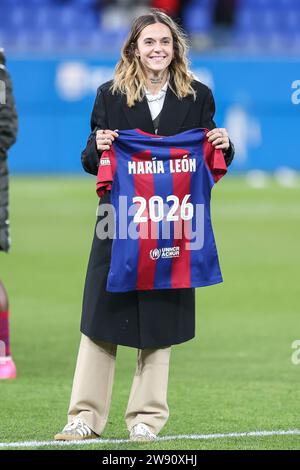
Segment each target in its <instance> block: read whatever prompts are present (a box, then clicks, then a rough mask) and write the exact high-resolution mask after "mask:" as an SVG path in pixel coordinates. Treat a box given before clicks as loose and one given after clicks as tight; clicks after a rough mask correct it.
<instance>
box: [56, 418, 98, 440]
mask: <svg viewBox="0 0 300 470" xmlns="http://www.w3.org/2000/svg"><path fill="white" fill-rule="evenodd" d="M98 437H99V436H97V434H95V433H94V432H93V431H92V430H91V429H90V428H89V427H88V425H87V424H85V423H84V422H83V421H82V420H81V419H80V418H75V419H74V421H72V422H71V423H69V424H67V425H66V426H65V427H64V429H63V430H62V431H61V432H60V433H58V434H56V435H55V436H54V439H55V440H56V441H82V440H84V439H97V438H98Z"/></svg>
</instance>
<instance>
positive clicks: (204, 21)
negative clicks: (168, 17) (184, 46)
mask: <svg viewBox="0 0 300 470" xmlns="http://www.w3.org/2000/svg"><path fill="white" fill-rule="evenodd" d="M183 23H184V27H185V29H186V30H187V31H189V32H191V33H198V32H204V31H208V30H209V29H210V27H211V13H210V11H209V10H208V9H207V8H205V7H200V6H198V7H193V6H192V5H191V6H188V7H187V8H186V10H185V12H184V15H183Z"/></svg>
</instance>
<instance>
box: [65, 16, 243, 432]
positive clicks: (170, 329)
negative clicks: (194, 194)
mask: <svg viewBox="0 0 300 470" xmlns="http://www.w3.org/2000/svg"><path fill="white" fill-rule="evenodd" d="M187 52H188V44H187V40H186V36H185V34H184V33H183V31H182V30H181V29H180V28H179V26H178V25H177V24H176V23H175V22H174V21H173V20H172V19H171V18H170V17H169V16H168V15H166V14H165V13H163V12H161V11H159V10H151V12H150V13H149V14H146V15H143V16H140V17H138V18H136V20H135V21H134V22H133V25H132V28H131V31H130V33H129V36H128V38H127V40H126V41H125V43H124V46H123V48H122V51H121V57H120V60H119V62H118V63H117V65H116V69H115V75H114V77H113V80H110V81H109V82H107V83H104V84H103V85H101V86H100V87H99V89H98V93H97V97H96V101H95V104H94V108H93V112H92V119H91V134H90V136H89V139H88V142H87V146H86V148H85V149H84V151H83V152H82V164H83V167H84V169H85V170H86V171H87V172H88V173H92V174H94V175H96V174H97V172H98V168H99V171H101V169H103V168H105V167H107V165H108V164H109V159H108V158H107V159H103V160H101V165H100V167H99V159H100V158H101V155H102V153H103V151H105V150H109V149H110V148H111V145H112V142H113V141H114V140H115V139H118V137H121V136H119V134H118V132H117V130H120V131H123V130H126V129H127V130H130V129H131V130H132V129H139V130H140V131H141V132H142V133H144V134H145V133H146V135H147V133H148V134H150V136H149V135H148V136H147V137H145V138H146V139H147V138H148V139H151V138H153V137H155V139H156V140H159V139H160V137H161V136H174V135H176V134H181V135H183V134H184V135H186V132H185V131H188V130H192V129H195V128H207V129H210V130H211V132H209V133H208V134H206V135H207V136H208V140H209V141H210V142H211V143H212V145H213V146H214V147H215V148H220V149H222V150H223V152H224V157H225V161H226V163H227V165H229V164H230V162H231V160H232V159H233V155H234V151H233V147H232V145H231V143H230V141H229V138H228V135H227V132H226V130H225V129H218V128H216V125H215V122H214V120H213V116H214V112H215V104H214V99H213V96H212V92H211V90H210V89H209V88H208V87H207V86H205V85H204V84H203V83H200V82H199V81H197V80H196V79H195V77H194V75H193V73H192V72H191V71H190V69H189V62H188V58H187ZM154 134H157V135H156V136H155V135H154ZM120 142H121V140H119V142H118V143H120ZM149 145H150V144H149ZM186 145H188V144H187V143H186V141H183V142H182V149H184V150H183V154H182V155H180V157H182V159H181V161H180V160H179V159H177V157H178V155H177V154H176V155H175V157H176V158H174V160H172V161H171V167H172V168H171V171H170V173H178V174H180V173H184V175H183V177H185V176H186V174H187V173H188V172H193V171H194V170H195V164H194V163H195V162H194V161H193V160H192V159H187V160H185V154H186V152H187V150H185V149H186ZM180 147H181V146H180ZM173 150H174V149H173V148H172V149H171V150H170V151H171V152H173ZM146 152H147V154H149V152H150V151H149V148H148V147H147V149H146ZM173 153H174V152H173ZM173 153H172V155H173ZM175 153H176V152H175ZM220 154H221V152H220ZM104 156H105V155H104ZM152 156H153V157H154V159H153V160H152V159H151V161H149V162H148V163H147V164H145V165H144V164H143V162H140V166H137V165H135V161H134V160H135V154H132V155H131V154H128V155H127V157H126V158H128V161H130V163H132V165H130V167H129V166H128V169H129V168H130V169H131V171H132V172H137V175H135V177H136V178H131V181H133V180H135V179H139V181H141V180H143V181H146V180H145V178H144V177H143V175H146V178H148V176H151V174H152V173H155V172H157V173H161V172H163V171H164V167H163V165H162V161H159V160H155V155H152ZM221 156H222V154H221ZM222 159H223V163H224V158H223V156H222ZM148 173H149V175H148ZM158 176H161V175H158ZM172 176H173V177H174V179H177V176H178V177H179V176H180V175H172ZM151 178H152V179H153V177H151ZM147 181H148V183H147V184H144V185H143V186H147V190H149V191H148V193H147V194H148V196H149V198H151V197H153V196H154V197H156V198H159V197H160V196H159V194H156V190H154V189H153V188H154V185H153V184H152V185H151V184H149V181H152V180H151V179H149V180H147ZM125 186H126V185H124V187H122V188H121V189H122V191H123V192H124V194H127V192H128V193H130V194H131V193H133V194H135V195H136V196H138V194H137V193H138V190H136V188H131V187H125ZM135 191H136V193H135ZM172 191H173V192H176V190H175V189H170V192H172ZM150 193H151V194H150ZM153 193H154V194H153ZM140 196H142V195H140ZM148 196H147V197H148ZM170 198H171V199H172V200H173V201H174V200H176V201H177V200H178V204H179V203H180V204H181V207H182V205H183V201H184V200H185V198H186V195H185V196H184V197H183V198H181V199H180V202H179V197H178V195H176V194H170ZM176 198H177V199H176ZM104 204H110V190H109V188H107V192H104V195H103V196H102V195H101V199H100V206H101V207H99V212H98V214H100V213H101V210H102V209H103V207H104V206H102V205H104ZM102 220H103V217H101V216H98V218H97V221H96V230H95V235H94V239H93V245H92V249H91V254H90V259H89V264H88V269H87V275H86V281H85V288H84V295H83V307H82V320H81V332H82V338H81V343H80V348H79V354H78V359H77V366H76V372H75V376H74V382H73V390H72V396H71V401H70V406H69V412H68V424H67V425H66V426H65V428H64V429H63V430H62V432H61V433H59V434H57V435H56V439H59V440H78V439H88V438H92V437H97V436H99V435H101V434H102V432H103V430H104V428H105V425H106V423H107V419H108V413H109V408H110V402H111V393H112V386H113V381H114V371H115V362H116V354H117V346H118V345H124V346H129V347H134V348H136V349H137V368H136V373H135V376H134V380H133V383H132V387H131V392H130V396H129V400H128V406H127V410H126V413H125V421H126V424H127V428H128V431H129V432H130V439H131V440H134V441H138V440H140V441H150V440H154V439H155V438H156V435H157V434H158V433H159V432H160V430H161V429H162V428H163V427H164V425H165V424H166V422H167V420H168V417H169V408H168V403H167V390H168V374H169V360H170V352H171V346H172V345H174V344H179V343H183V342H185V341H188V340H190V339H192V338H193V337H194V335H195V290H194V289H193V288H182V289H179V288H171V289H169V288H162V289H158V288H156V289H153V290H148V291H146V290H138V289H137V290H132V291H129V292H120V291H118V292H108V291H107V288H106V286H107V278H108V273H109V270H110V264H111V251H112V239H111V238H110V237H109V233H107V238H102V237H101V238H98V237H97V226H98V224H101V221H102ZM168 241H169V245H168V246H167V247H166V248H168V250H169V251H170V253H171V254H172V257H173V255H174V257H175V258H176V256H177V254H178V253H177V252H176V250H175V248H176V246H175V247H174V246H173V244H174V240H173V238H172V239H170V240H168ZM125 246H126V245H124V247H125ZM127 247H128V245H127ZM168 250H166V252H168V253H169V251H168ZM124 252H126V253H127V252H128V257H129V258H128V265H129V266H132V263H133V258H134V257H132V256H131V251H130V249H128V250H125V249H124ZM151 253H152V256H153V258H152V259H156V258H157V257H158V255H159V257H160V259H163V253H164V250H162V251H159V249H158V248H157V247H155V248H154V249H153V250H151V251H150V256H151ZM176 253H177V254H176ZM140 254H141V252H140ZM160 254H161V256H160ZM142 255H143V256H149V253H148V254H147V253H146V251H145V252H144V253H142V254H141V258H142ZM170 256H171V255H170ZM170 256H169V257H170ZM178 256H179V255H178ZM175 258H174V259H175ZM168 261H172V259H171V258H170V259H169V260H168ZM164 269H165V268H164ZM166 269H167V270H169V271H168V272H165V271H164V270H160V269H157V270H156V271H155V273H158V274H160V275H162V276H167V275H168V273H169V274H170V270H171V262H170V263H168V267H167V268H166ZM136 270H137V267H136V266H135V267H134V268H133V269H132V272H133V273H135V272H136ZM186 270H187V273H190V270H191V264H189V265H187V268H186ZM159 271H161V272H159ZM119 272H120V266H118V269H117V270H116V274H117V275H118V273H119ZM155 275H156V274H155ZM155 285H156V284H155Z"/></svg>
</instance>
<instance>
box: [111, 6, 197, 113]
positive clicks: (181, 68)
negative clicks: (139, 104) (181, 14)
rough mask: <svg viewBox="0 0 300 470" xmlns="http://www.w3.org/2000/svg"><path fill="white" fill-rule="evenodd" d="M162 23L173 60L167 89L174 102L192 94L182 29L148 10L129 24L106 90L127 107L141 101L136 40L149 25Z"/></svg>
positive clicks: (143, 80) (141, 77)
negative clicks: (120, 97)
mask: <svg viewBox="0 0 300 470" xmlns="http://www.w3.org/2000/svg"><path fill="white" fill-rule="evenodd" d="M155 23H162V24H164V25H166V26H168V28H169V29H170V31H171V34H172V37H173V48H174V58H173V60H172V62H171V63H170V65H169V73H170V80H169V86H170V88H171V89H172V91H173V93H175V95H176V96H177V98H179V99H182V98H184V97H185V96H188V95H193V97H194V100H195V99H196V91H195V90H194V89H193V87H192V85H191V84H192V81H193V80H194V79H195V76H194V75H193V73H192V72H191V71H190V69H189V60H188V58H187V53H188V49H189V46H188V39H187V36H186V34H185V33H184V32H183V31H182V29H181V28H180V27H179V26H178V25H177V24H176V23H175V22H174V21H173V20H172V18H170V17H169V16H168V15H167V14H166V13H164V12H162V11H161V10H159V9H156V8H152V9H151V10H150V13H149V14H146V15H142V16H139V17H138V18H136V19H135V20H134V22H133V24H132V27H131V31H130V33H129V35H128V37H127V39H126V41H125V43H124V45H123V47H122V51H121V58H120V60H119V62H118V63H117V65H116V67H115V76H114V79H113V83H112V85H111V87H110V90H111V92H112V94H115V93H116V92H120V93H122V94H124V95H126V97H127V105H128V106H129V107H132V106H134V104H135V102H136V101H142V99H143V97H144V94H145V92H144V86H145V85H146V75H145V73H144V71H143V68H142V65H141V63H140V61H139V59H138V58H137V56H136V54H135V51H136V48H137V40H138V38H139V35H140V33H141V31H142V30H143V29H144V28H145V27H146V26H149V25H150V24H155Z"/></svg>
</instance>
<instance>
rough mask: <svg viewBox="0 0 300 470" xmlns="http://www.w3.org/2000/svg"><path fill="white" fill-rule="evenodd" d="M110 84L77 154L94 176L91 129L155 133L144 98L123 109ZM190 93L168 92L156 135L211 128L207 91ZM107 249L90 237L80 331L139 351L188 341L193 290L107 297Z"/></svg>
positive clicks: (199, 85)
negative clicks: (83, 147)
mask: <svg viewBox="0 0 300 470" xmlns="http://www.w3.org/2000/svg"><path fill="white" fill-rule="evenodd" d="M111 83H112V82H111V81H109V82H107V83H104V84H103V85H102V86H101V87H100V88H99V89H98V93H97V97H96V101H95V104H94V108H93V112H92V118H91V130H92V133H91V135H90V137H89V139H88V142H87V146H86V148H85V150H84V151H83V152H82V165H83V167H84V169H85V170H86V171H87V172H88V173H92V174H94V175H96V174H97V171H98V163H99V153H98V151H97V149H96V145H95V134H96V130H97V129H111V130H115V129H119V130H125V129H133V128H140V129H141V130H143V131H145V132H149V133H152V134H154V132H155V130H154V127H153V122H152V118H151V114H150V110H149V107H148V103H147V100H146V98H144V100H143V101H142V102H138V103H136V104H135V106H133V107H132V108H129V107H128V106H127V104H126V98H125V97H124V96H122V95H120V94H117V95H112V94H111V92H110V91H109V86H110V85H111ZM193 87H194V89H195V90H196V92H197V99H196V101H195V102H194V101H193V97H192V96H189V97H186V98H183V99H182V100H179V99H178V98H177V97H176V95H174V93H173V92H172V90H171V89H170V88H169V87H168V89H167V93H166V97H165V101H164V106H163V109H162V111H161V115H160V121H159V127H158V134H159V135H166V136H168V135H173V134H177V133H179V132H183V131H186V130H188V129H193V128H196V127H206V128H208V129H213V128H214V127H216V124H215V123H214V121H213V116H214V112H215V104H214V99H213V96H212V93H211V90H210V89H209V88H208V87H206V86H205V85H203V84H202V83H200V82H198V81H194V82H193ZM233 155H234V149H233V146H232V144H231V147H230V149H229V151H228V152H227V153H226V155H225V160H226V163H227V165H229V164H230V163H231V161H232V159H233ZM109 198H110V195H109V193H107V194H106V195H105V196H104V197H103V198H102V199H101V201H100V204H102V203H107V202H109ZM97 222H98V220H97ZM97 222H96V223H97ZM111 244H112V240H111V239H106V240H99V239H98V238H97V236H95V235H94V239H93V244H92V249H91V254H90V259H89V264H88V269H87V276H86V282H85V289H84V296H83V310H82V320H81V331H82V332H83V333H84V334H85V335H87V336H89V337H91V338H94V339H99V340H102V341H108V342H111V343H114V344H122V345H125V346H131V347H136V348H140V349H144V348H159V347H162V346H169V345H171V344H178V343H182V342H184V341H188V340H189V339H192V338H193V337H194V336H195V289H193V288H191V289H161V290H154V291H132V292H124V293H110V292H107V291H106V289H105V287H106V280H107V275H108V271H109V267H110V254H111Z"/></svg>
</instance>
